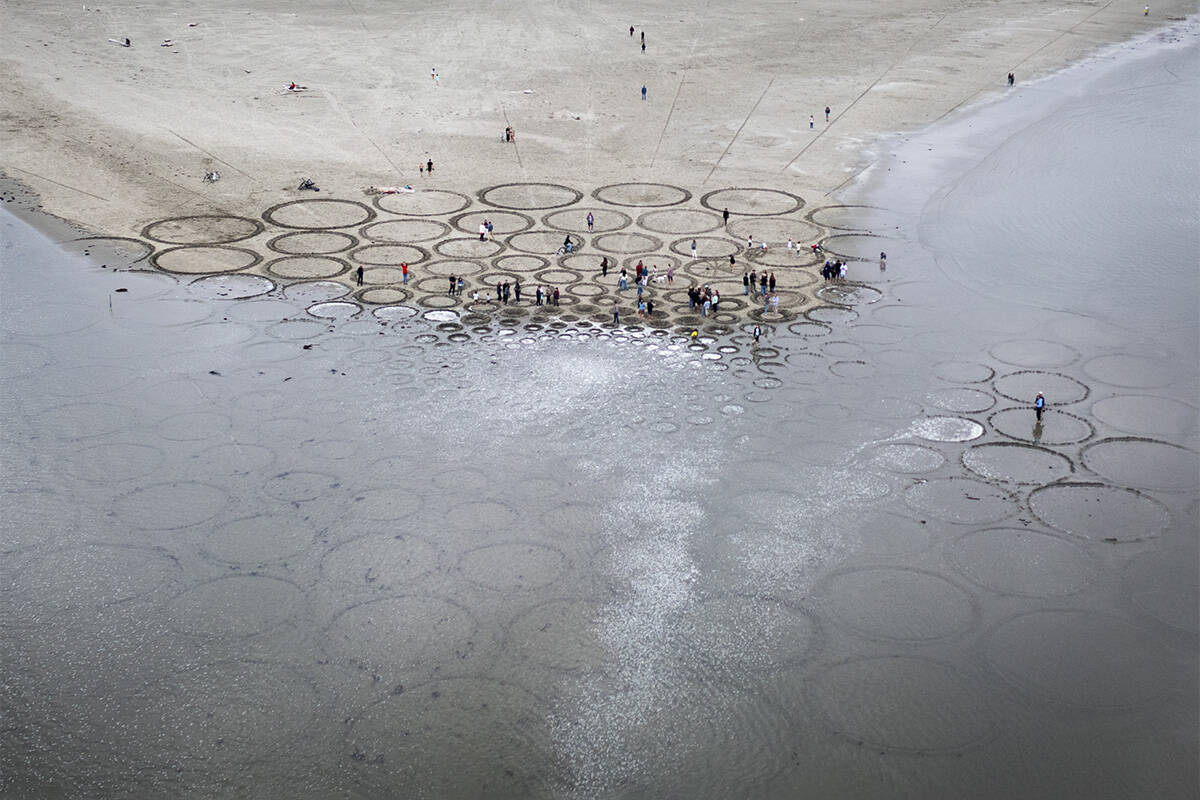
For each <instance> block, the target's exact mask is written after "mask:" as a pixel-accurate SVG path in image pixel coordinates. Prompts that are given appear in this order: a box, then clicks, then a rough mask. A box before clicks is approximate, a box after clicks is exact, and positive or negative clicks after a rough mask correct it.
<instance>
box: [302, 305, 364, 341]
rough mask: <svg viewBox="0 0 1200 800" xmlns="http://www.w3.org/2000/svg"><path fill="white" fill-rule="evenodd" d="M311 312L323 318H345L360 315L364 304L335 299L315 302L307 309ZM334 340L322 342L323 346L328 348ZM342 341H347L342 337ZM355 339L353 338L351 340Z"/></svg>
mask: <svg viewBox="0 0 1200 800" xmlns="http://www.w3.org/2000/svg"><path fill="white" fill-rule="evenodd" d="M305 310H306V311H307V312H308V313H309V314H312V315H313V316H314V317H319V318H321V319H334V320H344V319H350V318H351V317H356V316H358V314H359V313H361V312H362V306H360V305H359V304H358V303H350V302H347V301H344V300H333V301H330V302H326V303H314V304H313V305H311V306H309V307H308V308H307V309H305ZM333 341H334V340H326V341H324V342H322V343H321V348H322V349H326V348H328V347H329V346H330V345H331V344H332V342H333ZM341 341H346V340H345V339H342V340H341ZM350 341H353V340H350Z"/></svg>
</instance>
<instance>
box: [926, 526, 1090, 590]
mask: <svg viewBox="0 0 1200 800" xmlns="http://www.w3.org/2000/svg"><path fill="white" fill-rule="evenodd" d="M946 556H947V558H948V559H949V561H950V563H951V564H952V565H953V566H954V568H955V569H956V570H957V571H958V572H959V573H960V574H961V575H962V576H963V577H965V578H966V579H967V580H969V581H971V583H974V584H975V585H977V586H981V587H983V588H985V589H990V590H991V591H994V592H997V593H998V594H1002V595H1011V596H1017V597H1064V596H1066V595H1071V594H1075V593H1076V592H1078V591H1079V590H1081V589H1083V588H1084V587H1085V586H1087V585H1088V584H1089V583H1091V582H1092V581H1093V580H1095V578H1096V576H1097V575H1098V573H1099V570H1098V569H1097V567H1096V565H1095V563H1093V561H1092V559H1091V557H1090V556H1088V554H1087V552H1086V551H1085V550H1084V549H1083V548H1082V547H1080V546H1079V545H1078V544H1076V543H1075V542H1073V541H1071V540H1070V539H1067V538H1065V537H1063V536H1059V535H1057V534H1053V533H1044V532H1042V531H1037V530H1030V529H1028V528H984V529H982V530H977V531H971V532H969V533H964V534H963V535H962V536H960V537H959V538H957V539H955V540H954V541H952V542H950V544H949V545H948V546H947V547H946Z"/></svg>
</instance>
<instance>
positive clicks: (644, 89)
mask: <svg viewBox="0 0 1200 800" xmlns="http://www.w3.org/2000/svg"><path fill="white" fill-rule="evenodd" d="M642 102H643V103H644V102H646V84H644V83H643V84H642Z"/></svg>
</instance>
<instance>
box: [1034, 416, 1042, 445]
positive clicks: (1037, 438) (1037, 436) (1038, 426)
mask: <svg viewBox="0 0 1200 800" xmlns="http://www.w3.org/2000/svg"><path fill="white" fill-rule="evenodd" d="M1043 431H1044V428H1043V427H1042V421H1041V420H1040V419H1039V420H1038V421H1037V422H1035V423H1033V441H1034V442H1035V443H1038V444H1040V443H1041V441H1042V432H1043Z"/></svg>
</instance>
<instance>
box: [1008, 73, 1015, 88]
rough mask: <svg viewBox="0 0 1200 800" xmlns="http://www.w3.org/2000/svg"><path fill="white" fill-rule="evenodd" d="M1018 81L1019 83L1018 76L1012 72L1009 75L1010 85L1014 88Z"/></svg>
mask: <svg viewBox="0 0 1200 800" xmlns="http://www.w3.org/2000/svg"><path fill="white" fill-rule="evenodd" d="M1016 81H1017V76H1016V75H1014V74H1013V73H1011V72H1010V73H1008V85H1009V86H1012V85H1013V84H1014V83H1016Z"/></svg>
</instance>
